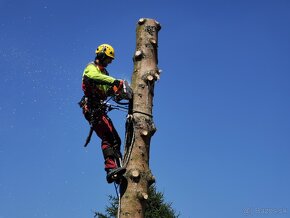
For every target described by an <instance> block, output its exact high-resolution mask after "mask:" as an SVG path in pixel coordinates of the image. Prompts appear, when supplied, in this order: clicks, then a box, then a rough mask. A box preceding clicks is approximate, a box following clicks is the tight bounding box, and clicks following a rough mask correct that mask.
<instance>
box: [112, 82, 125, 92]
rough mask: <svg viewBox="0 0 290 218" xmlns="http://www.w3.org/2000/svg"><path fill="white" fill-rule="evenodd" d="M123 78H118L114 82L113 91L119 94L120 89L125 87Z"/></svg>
mask: <svg viewBox="0 0 290 218" xmlns="http://www.w3.org/2000/svg"><path fill="white" fill-rule="evenodd" d="M123 82H124V81H123V80H118V79H116V80H115V81H114V82H113V91H114V94H118V91H119V90H120V89H121V88H122V87H123Z"/></svg>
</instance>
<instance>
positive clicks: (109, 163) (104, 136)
mask: <svg viewBox="0 0 290 218" xmlns="http://www.w3.org/2000/svg"><path fill="white" fill-rule="evenodd" d="M84 115H85V118H86V119H87V120H88V121H89V122H91V121H90V115H89V114H87V113H84ZM92 124H93V129H94V131H95V132H96V134H97V135H98V137H99V138H100V139H101V140H102V142H101V147H102V151H103V153H104V158H105V170H106V171H107V170H109V169H115V168H117V167H118V164H117V163H118V161H119V160H118V158H117V156H115V155H114V156H113V155H109V156H107V155H105V153H106V151H105V150H106V149H111V148H113V150H114V151H115V153H116V154H117V155H120V154H121V153H120V146H121V139H120V137H119V134H118V132H117V131H116V129H115V127H114V125H113V123H112V121H111V119H110V118H109V117H108V116H107V114H106V113H102V114H99V115H98V116H97V117H96V118H95V119H94V121H93V122H92ZM111 150H112V149H111Z"/></svg>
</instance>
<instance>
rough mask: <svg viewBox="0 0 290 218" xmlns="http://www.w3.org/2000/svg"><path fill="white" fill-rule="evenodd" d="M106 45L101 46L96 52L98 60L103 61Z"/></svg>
mask: <svg viewBox="0 0 290 218" xmlns="http://www.w3.org/2000/svg"><path fill="white" fill-rule="evenodd" d="M106 49H107V48H106V47H105V46H103V47H102V50H101V51H100V52H98V54H97V58H98V59H99V60H100V61H103V60H104V59H105V58H106V53H105V52H106Z"/></svg>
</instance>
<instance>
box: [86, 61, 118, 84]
mask: <svg viewBox="0 0 290 218" xmlns="http://www.w3.org/2000/svg"><path fill="white" fill-rule="evenodd" d="M83 76H86V77H88V78H90V79H93V80H94V81H96V83H97V84H100V85H112V84H113V82H114V81H115V80H116V79H115V78H114V77H111V76H108V75H105V74H102V73H101V72H100V71H98V70H97V69H96V67H95V66H94V65H92V64H90V65H88V66H87V67H86V69H85V70H84V73H83Z"/></svg>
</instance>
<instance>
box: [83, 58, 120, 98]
mask: <svg viewBox="0 0 290 218" xmlns="http://www.w3.org/2000/svg"><path fill="white" fill-rule="evenodd" d="M115 80H116V79H115V78H113V77H111V76H109V73H108V71H107V70H106V69H105V68H104V70H103V71H101V70H100V69H99V67H98V66H97V65H96V64H95V63H94V62H91V63H89V64H88V65H87V67H86V68H85V70H84V72H83V78H82V89H83V91H84V94H85V96H87V97H93V98H98V99H100V100H105V99H106V98H107V97H108V95H109V94H110V93H109V91H110V90H111V88H112V85H113V83H114V81H115Z"/></svg>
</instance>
